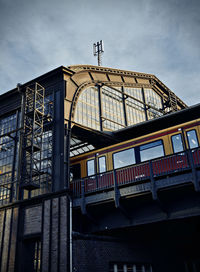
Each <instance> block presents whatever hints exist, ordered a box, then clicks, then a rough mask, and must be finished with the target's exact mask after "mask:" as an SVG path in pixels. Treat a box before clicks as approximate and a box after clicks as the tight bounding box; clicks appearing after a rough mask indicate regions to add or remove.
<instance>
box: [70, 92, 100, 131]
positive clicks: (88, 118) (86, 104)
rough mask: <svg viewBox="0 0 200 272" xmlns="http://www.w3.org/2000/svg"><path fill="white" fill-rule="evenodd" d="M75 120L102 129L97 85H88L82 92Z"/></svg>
mask: <svg viewBox="0 0 200 272" xmlns="http://www.w3.org/2000/svg"><path fill="white" fill-rule="evenodd" d="M75 122H77V123H79V124H82V125H84V126H87V127H91V128H94V129H97V130H100V122H99V98H98V89H97V87H88V88H87V89H85V90H83V91H82V93H81V94H80V96H79V98H78V102H77V105H76V109H75Z"/></svg>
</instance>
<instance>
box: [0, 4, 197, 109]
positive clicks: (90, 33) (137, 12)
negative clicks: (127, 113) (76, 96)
mask: <svg viewBox="0 0 200 272" xmlns="http://www.w3.org/2000/svg"><path fill="white" fill-rule="evenodd" d="M199 12H200V3H199V1H195V0H190V1H189V0H182V1H178V0H177V1H176V0H168V1H164V0H148V1H146V0H124V1H120V0H115V1H112V0H102V1H97V0H85V1H81V0H74V1H69V0H58V1H53V0H43V1H39V0H35V1H28V0H15V1H14V0H0V35H1V39H0V40H1V41H0V64H1V65H0V91H1V92H5V91H7V90H9V89H11V88H14V87H15V86H16V83H17V82H22V83H23V82H26V81H28V80H30V79H32V78H34V77H36V76H38V75H41V74H43V73H45V72H48V71H49V70H51V69H54V68H56V67H58V66H60V65H66V66H68V65H73V64H94V65H95V64H96V63H97V61H96V59H95V58H94V57H93V55H92V44H93V43H94V42H97V41H98V40H100V39H103V40H104V43H105V53H104V55H103V65H104V66H109V67H115V68H120V69H127V70H133V71H139V72H146V73H153V74H155V75H156V76H157V77H158V78H159V79H160V80H161V81H163V82H164V83H165V84H166V85H167V86H168V87H170V88H171V89H172V90H173V91H174V92H175V93H176V94H177V95H178V96H180V98H182V99H183V100H184V101H185V102H186V103H188V104H190V105H191V104H194V103H196V102H197V101H198V99H199V98H200V97H199V93H200V87H198V84H197V78H198V76H199V72H200V65H199V61H198V60H199V57H200V51H199V47H200V38H199V30H200V19H199ZM194 84H196V85H195V87H194ZM190 88H192V96H191V95H188V91H189V89H190ZM199 102H200V101H199Z"/></svg>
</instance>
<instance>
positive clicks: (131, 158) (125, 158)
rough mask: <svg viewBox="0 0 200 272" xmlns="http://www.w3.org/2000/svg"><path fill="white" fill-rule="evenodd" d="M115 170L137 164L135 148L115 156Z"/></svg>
mask: <svg viewBox="0 0 200 272" xmlns="http://www.w3.org/2000/svg"><path fill="white" fill-rule="evenodd" d="M113 163H114V169H117V168H121V167H124V166H128V165H131V164H134V163H135V152H134V148H130V149H126V150H123V151H120V152H117V153H114V154H113Z"/></svg>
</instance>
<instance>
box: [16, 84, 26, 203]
mask: <svg viewBox="0 0 200 272" xmlns="http://www.w3.org/2000/svg"><path fill="white" fill-rule="evenodd" d="M17 88H18V92H19V94H21V120H20V128H21V130H20V134H19V148H18V164H17V199H23V190H22V188H21V186H20V184H21V163H22V146H23V138H24V131H23V129H22V128H23V127H24V110H25V94H24V91H22V86H21V85H20V84H18V85H17Z"/></svg>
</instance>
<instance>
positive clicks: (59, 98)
mask: <svg viewBox="0 0 200 272" xmlns="http://www.w3.org/2000/svg"><path fill="white" fill-rule="evenodd" d="M64 93H65V88H64V82H63V81H62V82H59V84H58V87H57V90H54V114H53V115H54V116H53V154H52V157H53V169H52V173H53V175H52V176H53V177H52V180H53V182H52V191H53V192H56V191H59V190H63V189H64V188H65V184H66V179H65V178H66V174H65V167H64V163H65V160H64V159H65V158H64V157H65V151H64V139H65V127H64ZM67 137H68V136H67ZM67 144H68V143H67Z"/></svg>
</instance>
